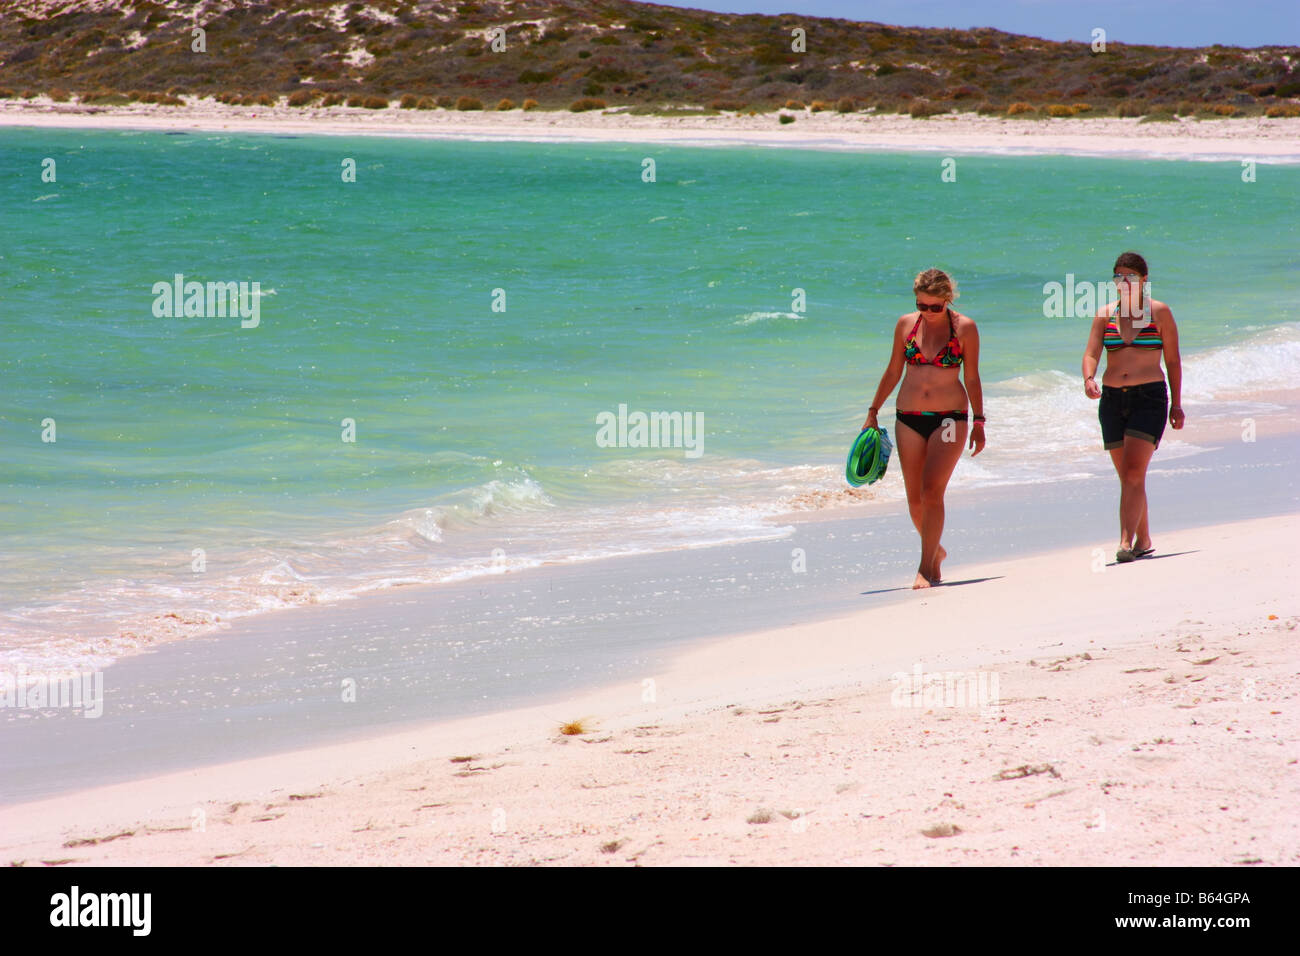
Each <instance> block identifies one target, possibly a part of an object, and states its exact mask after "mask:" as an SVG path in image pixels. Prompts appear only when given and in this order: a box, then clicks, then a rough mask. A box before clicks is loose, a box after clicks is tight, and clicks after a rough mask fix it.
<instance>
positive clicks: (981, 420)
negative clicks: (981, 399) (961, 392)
mask: <svg viewBox="0 0 1300 956" xmlns="http://www.w3.org/2000/svg"><path fill="white" fill-rule="evenodd" d="M971 421H972V422H975V423H977V424H980V425H983V424H984V422H985V421H986V419H985V418H984V416H983V415H975V416H974V417H972V418H971Z"/></svg>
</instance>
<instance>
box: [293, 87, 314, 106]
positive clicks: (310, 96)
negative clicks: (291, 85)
mask: <svg viewBox="0 0 1300 956" xmlns="http://www.w3.org/2000/svg"><path fill="white" fill-rule="evenodd" d="M318 95H319V94H318V93H317V92H316V91H315V90H294V91H293V92H292V93H290V94H289V99H288V101H287V102H288V104H289V105H290V106H308V105H310V104H311V102H312V100H314V99H316V97H317V96H318Z"/></svg>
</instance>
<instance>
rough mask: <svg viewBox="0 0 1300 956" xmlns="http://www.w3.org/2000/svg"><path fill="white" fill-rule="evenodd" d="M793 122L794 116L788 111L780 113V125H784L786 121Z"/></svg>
mask: <svg viewBox="0 0 1300 956" xmlns="http://www.w3.org/2000/svg"><path fill="white" fill-rule="evenodd" d="M793 122H794V117H793V116H791V115H790V114H789V113H782V114H781V125H782V126H784V125H785V124H787V123H793Z"/></svg>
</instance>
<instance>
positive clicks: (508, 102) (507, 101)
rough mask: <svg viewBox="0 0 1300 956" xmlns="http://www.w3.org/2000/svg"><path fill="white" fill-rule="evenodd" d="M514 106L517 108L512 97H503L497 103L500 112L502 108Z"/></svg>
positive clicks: (510, 108)
mask: <svg viewBox="0 0 1300 956" xmlns="http://www.w3.org/2000/svg"><path fill="white" fill-rule="evenodd" d="M514 108H515V104H514V100H511V99H504V98H503V99H501V100H500V101H499V102H498V103H497V111H498V112H500V111H501V110H512V109H514Z"/></svg>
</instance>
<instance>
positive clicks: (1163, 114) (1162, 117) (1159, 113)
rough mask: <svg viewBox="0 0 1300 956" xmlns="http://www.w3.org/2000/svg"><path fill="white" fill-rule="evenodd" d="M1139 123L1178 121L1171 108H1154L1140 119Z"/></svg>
mask: <svg viewBox="0 0 1300 956" xmlns="http://www.w3.org/2000/svg"><path fill="white" fill-rule="evenodd" d="M1138 122H1139V123H1177V122H1178V117H1176V116H1175V115H1174V114H1173V112H1171V111H1170V110H1152V111H1151V112H1150V113H1148V114H1147V115H1146V116H1144V117H1142V118H1141V119H1140V120H1138Z"/></svg>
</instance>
